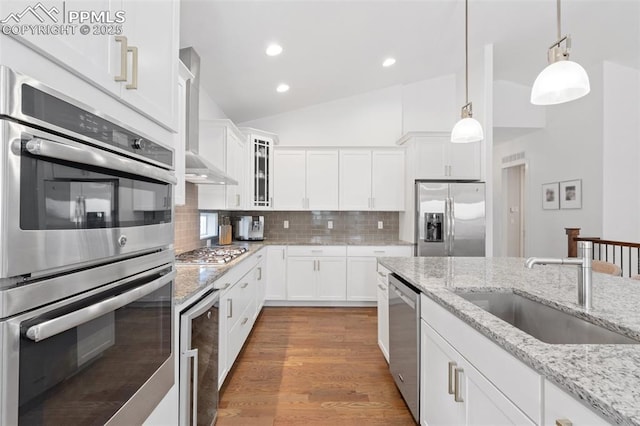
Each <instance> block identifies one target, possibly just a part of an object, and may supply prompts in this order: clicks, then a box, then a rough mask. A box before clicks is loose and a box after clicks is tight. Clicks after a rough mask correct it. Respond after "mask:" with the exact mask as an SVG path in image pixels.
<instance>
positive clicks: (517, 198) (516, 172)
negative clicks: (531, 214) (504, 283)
mask: <svg viewBox="0 0 640 426" xmlns="http://www.w3.org/2000/svg"><path fill="white" fill-rule="evenodd" d="M525 177H526V164H525V163H520V164H512V165H509V166H508V167H504V168H503V169H502V182H503V188H504V191H503V194H504V198H503V217H504V218H505V220H504V221H503V224H504V225H503V227H504V229H503V235H504V239H503V244H504V246H503V252H504V254H505V256H509V257H524V256H525V253H524V247H525V241H524V239H525V234H524V207H525V205H524V198H525V190H524V189H525Z"/></svg>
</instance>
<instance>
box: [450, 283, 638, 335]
mask: <svg viewBox="0 0 640 426" xmlns="http://www.w3.org/2000/svg"><path fill="white" fill-rule="evenodd" d="M456 294H457V295H458V296H460V297H462V298H463V299H466V300H468V301H469V302H471V303H473V304H475V305H477V306H478V307H480V308H482V309H484V310H485V311H487V312H489V313H490V314H493V315H495V316H497V317H498V318H500V319H502V320H503V321H506V322H508V323H509V324H511V325H513V326H514V327H516V328H518V329H520V330H522V331H524V332H525V333H527V334H529V335H531V336H533V337H535V338H536V339H538V340H541V341H543V342H545V343H551V344H637V343H640V342H638V341H636V340H633V339H631V338H629V337H627V336H623V335H622V334H619V333H616V332H614V331H611V330H608V329H606V328H604V327H601V326H598V325H595V324H592V323H590V322H588V321H585V320H583V319H581V318H578V317H575V316H573V315H571V314H568V313H566V312H562V311H559V310H557V309H554V308H552V307H550V306H547V305H545V304H542V303H540V302H536V301H534V300H531V299H527V298H526V297H523V296H520V295H518V294H515V293H512V292H458V291H456Z"/></svg>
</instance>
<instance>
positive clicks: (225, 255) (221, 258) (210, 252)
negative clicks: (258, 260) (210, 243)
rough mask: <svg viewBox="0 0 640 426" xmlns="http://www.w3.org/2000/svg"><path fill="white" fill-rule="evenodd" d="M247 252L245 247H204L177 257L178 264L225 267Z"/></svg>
mask: <svg viewBox="0 0 640 426" xmlns="http://www.w3.org/2000/svg"><path fill="white" fill-rule="evenodd" d="M246 252H247V249H246V248H245V247H237V246H229V247H222V246H218V247H202V248H199V249H195V250H191V251H187V252H184V253H180V254H179V255H177V256H176V262H178V263H196V264H211V265H224V264H225V263H228V262H231V261H232V260H233V259H235V258H236V257H238V256H240V255H242V254H244V253H246Z"/></svg>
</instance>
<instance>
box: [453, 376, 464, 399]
mask: <svg viewBox="0 0 640 426" xmlns="http://www.w3.org/2000/svg"><path fill="white" fill-rule="evenodd" d="M463 373H464V370H463V369H462V368H456V369H455V370H454V374H453V381H454V382H456V389H455V392H454V395H453V400H454V401H455V402H464V399H462V395H461V392H460V388H461V387H462V386H461V383H460V376H461V375H462V374H463Z"/></svg>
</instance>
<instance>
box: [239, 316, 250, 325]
mask: <svg viewBox="0 0 640 426" xmlns="http://www.w3.org/2000/svg"><path fill="white" fill-rule="evenodd" d="M247 321H249V318H247V317H244V319H243V320H242V324H241V325H245V324H246V323H247Z"/></svg>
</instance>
